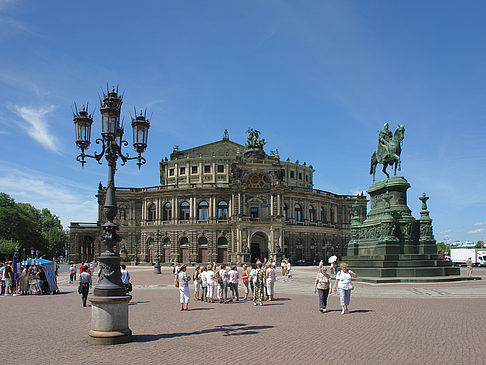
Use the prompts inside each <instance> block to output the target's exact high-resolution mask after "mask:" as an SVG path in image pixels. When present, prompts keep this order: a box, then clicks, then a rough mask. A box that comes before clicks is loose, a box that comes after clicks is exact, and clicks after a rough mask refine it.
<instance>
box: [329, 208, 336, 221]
mask: <svg viewBox="0 0 486 365" xmlns="http://www.w3.org/2000/svg"><path fill="white" fill-rule="evenodd" d="M334 211H335V209H334V207H331V219H330V220H331V224H334V223H336V217H335V215H334V214H335V213H334Z"/></svg>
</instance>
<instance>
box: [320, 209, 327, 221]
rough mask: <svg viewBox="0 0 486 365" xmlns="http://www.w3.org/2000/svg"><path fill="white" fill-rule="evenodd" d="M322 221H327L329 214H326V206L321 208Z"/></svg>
mask: <svg viewBox="0 0 486 365" xmlns="http://www.w3.org/2000/svg"><path fill="white" fill-rule="evenodd" d="M321 222H322V223H327V214H326V209H324V208H321Z"/></svg>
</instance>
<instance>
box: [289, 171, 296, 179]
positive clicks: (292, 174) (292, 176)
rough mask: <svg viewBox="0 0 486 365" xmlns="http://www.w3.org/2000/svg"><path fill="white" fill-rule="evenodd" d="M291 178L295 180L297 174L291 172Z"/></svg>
mask: <svg viewBox="0 0 486 365" xmlns="http://www.w3.org/2000/svg"><path fill="white" fill-rule="evenodd" d="M290 178H291V179H295V172H294V171H290Z"/></svg>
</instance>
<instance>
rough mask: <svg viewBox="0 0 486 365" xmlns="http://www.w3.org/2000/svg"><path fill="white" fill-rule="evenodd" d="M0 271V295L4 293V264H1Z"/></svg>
mask: <svg viewBox="0 0 486 365" xmlns="http://www.w3.org/2000/svg"><path fill="white" fill-rule="evenodd" d="M0 273H1V276H2V286H1V290H0V295H4V294H5V265H4V264H1V266H0Z"/></svg>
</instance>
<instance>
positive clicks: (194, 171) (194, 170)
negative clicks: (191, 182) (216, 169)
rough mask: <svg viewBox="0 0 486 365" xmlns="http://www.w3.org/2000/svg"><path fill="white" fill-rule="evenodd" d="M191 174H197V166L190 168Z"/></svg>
mask: <svg viewBox="0 0 486 365" xmlns="http://www.w3.org/2000/svg"><path fill="white" fill-rule="evenodd" d="M191 173H193V174H197V166H192V167H191Z"/></svg>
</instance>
